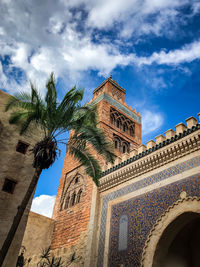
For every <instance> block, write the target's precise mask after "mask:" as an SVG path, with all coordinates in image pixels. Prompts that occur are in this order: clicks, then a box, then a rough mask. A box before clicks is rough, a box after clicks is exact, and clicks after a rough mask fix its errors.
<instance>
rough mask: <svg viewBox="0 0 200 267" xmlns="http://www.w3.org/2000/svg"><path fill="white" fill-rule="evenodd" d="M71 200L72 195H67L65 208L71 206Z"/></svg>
mask: <svg viewBox="0 0 200 267" xmlns="http://www.w3.org/2000/svg"><path fill="white" fill-rule="evenodd" d="M69 201H70V196H68V197H67V199H66V202H65V209H67V208H68V207H69Z"/></svg>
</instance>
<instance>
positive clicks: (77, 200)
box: [76, 189, 82, 203]
mask: <svg viewBox="0 0 200 267" xmlns="http://www.w3.org/2000/svg"><path fill="white" fill-rule="evenodd" d="M81 195H82V190H81V189H80V190H79V192H78V194H77V199H76V203H79V202H80V200H81Z"/></svg>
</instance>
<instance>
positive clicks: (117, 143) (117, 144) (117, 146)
mask: <svg viewBox="0 0 200 267" xmlns="http://www.w3.org/2000/svg"><path fill="white" fill-rule="evenodd" d="M115 148H116V149H117V148H119V142H118V140H115Z"/></svg>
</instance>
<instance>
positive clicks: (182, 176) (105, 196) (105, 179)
mask: <svg viewBox="0 0 200 267" xmlns="http://www.w3.org/2000/svg"><path fill="white" fill-rule="evenodd" d="M198 115H199V114H198ZM186 124H187V126H186V125H184V124H183V123H180V124H178V125H176V126H175V131H173V130H172V129H170V130H168V131H167V132H165V135H159V136H157V137H156V138H155V141H154V140H150V141H149V142H147V145H146V146H145V145H141V146H140V147H139V148H138V150H134V151H133V152H132V155H131V158H125V156H124V157H123V159H122V162H120V163H119V162H116V163H117V164H114V165H113V166H109V169H107V170H105V171H104V172H103V175H102V178H101V179H100V187H99V190H100V211H99V218H98V225H99V231H98V246H97V247H96V254H94V255H93V256H92V257H94V258H95V257H97V261H96V264H97V266H98V267H101V266H103V267H104V266H115V267H121V266H129V265H130V264H132V265H133V266H141V265H143V262H144V264H145V262H149V261H148V257H149V254H148V253H147V254H144V249H145V244H146V243H145V242H146V240H147V239H149V238H151V237H149V235H150V233H151V229H152V228H153V227H154V225H155V224H156V223H157V221H159V218H160V217H161V216H163V214H164V213H165V212H166V210H167V209H168V208H169V207H170V206H171V205H173V204H174V203H176V202H177V201H179V199H181V198H185V197H186V198H189V199H190V198H193V197H194V198H195V197H196V198H198V197H200V181H199V178H200V124H198V123H197V119H195V118H194V117H190V118H188V119H187V120H186ZM182 212H183V211H182V210H181V209H180V210H178V211H177V216H178V215H180V214H181V213H182ZM191 212H192V208H191ZM124 216H127V222H126V223H125V224H127V225H128V226H127V227H128V228H127V232H126V231H125V230H124V231H125V232H124V233H127V237H126V238H127V240H126V241H124V238H125V237H124V236H123V237H122V236H121V237H120V235H121V234H120V233H121V232H120V218H126V217H124ZM123 227H124V226H123ZM165 227H167V225H166V226H165ZM160 234H161V233H160ZM124 235H125V234H124ZM120 242H125V243H122V244H126V242H127V246H126V247H125V249H123V250H122V251H120V249H119V248H120V247H121V245H120V246H119V243H120ZM120 244H121V243H120ZM151 253H153V254H154V253H155V251H154V252H151ZM143 255H145V260H144V256H143ZM132 265H131V266H132ZM144 266H150V265H148V264H147V265H144ZM158 266H160V265H158Z"/></svg>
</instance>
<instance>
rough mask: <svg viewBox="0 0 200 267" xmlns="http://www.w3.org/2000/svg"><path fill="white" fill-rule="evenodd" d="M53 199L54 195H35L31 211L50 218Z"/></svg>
mask: <svg viewBox="0 0 200 267" xmlns="http://www.w3.org/2000/svg"><path fill="white" fill-rule="evenodd" d="M55 199H56V197H55V196H49V195H40V196H39V197H35V198H34V199H33V202H32V206H31V211H33V212H36V213H39V214H41V215H44V216H47V217H50V218H51V217H52V212H53V207H54V203H55Z"/></svg>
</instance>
